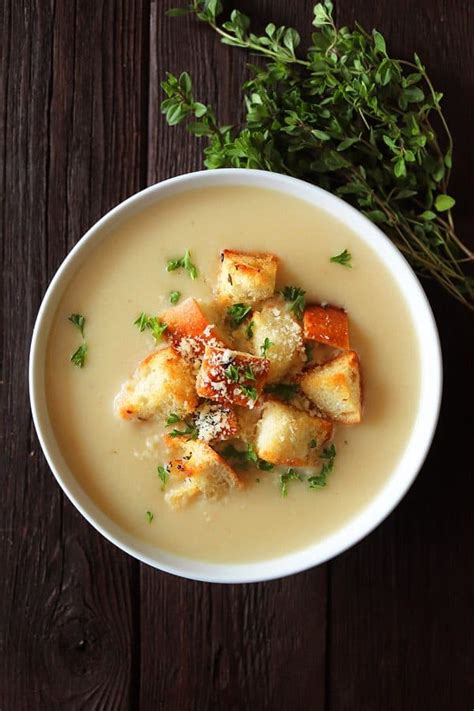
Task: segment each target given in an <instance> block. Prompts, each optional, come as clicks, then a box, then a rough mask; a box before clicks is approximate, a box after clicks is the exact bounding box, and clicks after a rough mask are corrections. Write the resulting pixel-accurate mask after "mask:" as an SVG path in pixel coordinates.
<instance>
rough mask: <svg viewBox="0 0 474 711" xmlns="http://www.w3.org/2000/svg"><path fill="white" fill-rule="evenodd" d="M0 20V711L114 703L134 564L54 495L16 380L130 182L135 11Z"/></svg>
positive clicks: (130, 683)
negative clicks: (88, 244)
mask: <svg viewBox="0 0 474 711" xmlns="http://www.w3.org/2000/svg"><path fill="white" fill-rule="evenodd" d="M1 12H2V17H1V18H0V31H1V33H2V41H1V43H0V47H1V49H0V51H1V52H2V67H3V71H2V73H1V82H2V84H1V87H0V96H1V97H2V101H1V107H0V112H1V119H0V120H1V130H2V136H3V138H4V141H3V142H2V143H3V147H2V150H3V156H2V157H3V160H2V165H3V171H2V174H1V180H2V183H1V185H0V190H1V194H2V197H3V198H4V205H3V208H4V209H3V223H2V267H3V279H2V316H3V319H4V328H3V329H2V348H1V351H0V357H1V358H2V385H1V388H2V405H3V407H2V415H1V416H2V432H4V433H5V437H4V440H3V442H2V455H3V457H2V458H3V461H2V467H1V469H2V497H1V503H0V509H1V514H0V518H1V521H2V528H1V531H0V560H1V561H2V576H1V582H0V599H1V600H2V610H1V614H0V708H1V709H8V710H9V709H15V711H16V710H22V709H32V708H33V709H40V708H46V709H51V708H87V709H104V708H113V709H121V708H129V707H130V700H131V699H132V698H134V697H135V688H134V679H135V678H136V674H135V668H134V662H133V653H134V650H135V647H136V646H137V644H138V641H137V638H136V631H137V627H136V626H135V627H134V623H135V618H136V615H137V612H138V610H137V605H136V603H137V600H136V598H135V595H136V592H137V584H138V565H137V564H136V563H134V562H132V561H131V559H129V558H127V557H126V556H125V555H122V554H121V553H119V551H118V550H116V549H115V548H114V547H113V546H111V545H110V544H108V543H106V542H105V540H104V539H103V538H102V537H101V536H100V535H99V534H98V533H96V532H95V531H94V530H93V529H92V528H91V527H90V526H89V525H88V524H87V523H86V522H85V520H83V519H82V517H81V516H80V515H79V514H78V513H77V512H76V511H75V510H74V509H73V507H72V506H71V505H70V504H69V503H68V502H67V501H66V500H64V497H63V496H62V495H61V493H60V490H59V487H58V486H57V484H56V483H55V482H54V480H53V477H52V476H51V474H50V472H49V470H48V467H47V465H46V463H45V461H44V459H43V457H42V454H41V451H40V448H39V445H38V443H37V440H36V436H35V434H34V431H33V428H32V424H31V418H30V412H29V403H28V392H27V383H26V370H27V359H28V349H29V343H30V337H31V331H32V327H33V323H34V319H35V316H36V312H37V310H38V307H39V303H40V300H41V297H42V294H43V293H44V291H45V288H46V286H47V283H48V281H49V279H50V278H51V277H52V275H53V273H54V271H55V269H56V268H57V266H58V265H59V263H60V262H61V260H62V259H63V258H64V256H65V254H66V252H67V251H68V250H69V249H70V247H71V246H72V245H73V244H74V243H75V242H76V241H77V240H78V239H79V237H80V236H81V234H82V233H83V232H84V231H85V230H86V229H87V228H88V227H89V226H90V225H91V224H92V223H93V222H94V221H95V220H96V219H97V218H98V217H99V216H100V215H101V214H103V213H104V212H105V211H106V210H108V209H110V208H111V207H112V206H113V205H115V204H116V203H117V202H119V201H120V200H122V199H123V198H124V197H126V196H127V195H129V194H130V193H132V192H134V191H135V190H137V189H139V188H140V186H141V184H142V180H143V172H141V158H142V156H143V145H144V141H145V139H146V131H145V130H144V129H145V128H146V111H144V109H146V106H144V103H143V99H144V98H146V95H147V78H148V77H147V54H148V41H147V33H146V31H145V30H146V24H144V20H146V21H147V20H148V7H147V1H146V0H143V1H142V0H137V2H134V3H133V4H129V3H115V2H114V1H113V0H100V1H96V0H87V1H84V2H77V0H76V1H75V2H67V3H55V2H47V3H46V2H42V3H34V2H30V1H29V0H18V1H17V2H13V3H2V8H1ZM144 38H145V40H146V41H144ZM136 659H138V657H137V658H136Z"/></svg>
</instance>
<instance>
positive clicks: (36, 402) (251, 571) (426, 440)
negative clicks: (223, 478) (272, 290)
mask: <svg viewBox="0 0 474 711" xmlns="http://www.w3.org/2000/svg"><path fill="white" fill-rule="evenodd" d="M217 185H246V186H255V187H265V188H273V189H275V190H278V191H281V192H284V193H287V194H288V195H293V196H296V197H299V198H302V199H304V200H307V201H308V202H310V203H312V204H313V205H315V206H317V207H319V208H322V209H323V210H326V211H327V212H329V213H332V214H335V215H336V216H337V219H338V220H340V221H342V222H344V223H346V224H347V225H348V226H350V228H351V230H353V231H355V232H356V233H357V234H358V236H359V237H360V239H361V240H362V241H363V242H366V243H367V244H368V245H369V246H370V247H371V248H372V249H373V250H374V251H375V252H376V253H377V254H378V256H379V258H380V259H381V260H382V261H383V262H384V264H385V265H386V267H387V269H388V270H389V271H390V272H391V273H392V275H393V276H394V277H395V279H396V281H397V282H398V284H399V286H400V289H401V290H402V291H403V294H404V295H405V299H406V303H407V305H408V308H409V311H410V314H411V317H412V319H413V323H414V326H415V329H416V333H417V336H418V345H419V351H420V359H421V392H420V399H419V409H418V413H417V417H416V420H415V423H414V426H413V430H412V432H411V435H410V438H409V440H408V442H407V444H406V447H405V451H404V452H403V454H402V456H401V458H400V460H399V462H398V464H397V465H396V467H395V468H394V469H393V471H392V472H391V473H389V474H388V475H387V481H386V483H385V486H384V487H383V488H382V489H381V490H380V491H379V492H378V493H377V495H376V496H375V497H374V498H373V499H372V500H371V501H370V502H369V503H368V504H367V505H366V507H365V508H364V509H363V510H362V512H360V513H358V514H357V515H355V516H354V517H353V518H352V519H350V520H349V522H348V523H346V524H345V525H344V526H343V527H342V528H341V529H339V530H338V531H337V532H336V533H333V534H331V535H329V536H327V537H326V538H324V539H323V540H321V541H318V542H316V543H314V544H312V545H310V546H307V547H306V548H304V549H301V550H297V551H295V552H293V553H288V554H286V555H284V556H282V557H279V558H272V559H270V560H264V561H260V562H254V563H248V564H217V563H208V562H203V561H199V560H191V559H187V558H181V557H179V556H176V555H173V554H171V553H168V552H166V551H162V550H159V549H157V548H156V547H154V546H151V545H149V544H146V543H144V542H142V541H140V540H139V539H137V538H135V537H134V536H132V535H130V534H129V533H127V532H126V531H124V530H123V529H121V528H120V527H119V526H117V525H116V524H115V523H114V522H113V521H111V520H110V519H109V518H108V517H107V516H106V515H105V514H104V513H103V512H102V511H101V510H100V509H99V508H98V507H97V506H96V505H95V504H94V502H93V501H92V500H91V499H90V498H89V496H88V495H87V494H86V493H85V492H84V491H83V490H82V488H81V486H80V485H79V483H78V482H77V480H76V479H75V477H74V473H73V472H72V471H71V470H70V469H69V467H68V466H67V464H66V462H65V461H64V458H63V456H62V454H61V452H60V450H59V447H58V444H57V442H56V440H55V437H54V433H53V430H52V427H51V423H50V421H49V417H48V410H47V406H46V396H45V378H44V370H45V355H46V345H47V340H48V335H49V331H50V328H51V324H52V321H53V317H54V314H55V311H56V308H57V306H58V303H59V301H60V300H61V297H62V295H63V293H64V291H65V289H66V287H67V285H68V283H69V280H70V279H71V277H72V275H73V274H74V272H75V271H76V269H77V267H78V265H79V264H80V263H81V262H82V260H84V259H87V257H88V256H89V255H90V254H91V252H92V251H93V250H94V249H95V247H96V245H97V244H98V243H99V242H100V241H101V240H102V239H104V238H106V237H107V234H108V233H109V231H110V229H113V227H114V226H115V225H116V224H117V223H118V222H120V221H121V220H122V219H123V218H125V217H129V216H130V215H132V214H134V213H136V212H139V211H140V210H142V209H143V208H145V207H147V206H148V205H150V204H151V203H153V202H155V201H157V200H161V199H162V198H164V197H168V196H170V195H175V194H177V193H180V192H183V191H187V190H189V189H195V188H198V187H208V186H217ZM29 378H30V399H31V409H32V412H33V419H34V423H35V426H36V431H37V433H38V438H39V441H40V443H41V447H42V449H43V452H44V454H45V457H46V459H47V461H48V464H49V466H50V467H51V470H52V472H53V474H54V476H55V477H56V479H57V481H58V483H59V485H60V486H61V487H62V489H63V491H64V492H65V494H66V495H67V496H68V497H69V499H70V501H72V503H73V504H74V505H75V506H76V508H77V509H78V510H79V511H80V512H81V513H82V515H83V516H84V517H85V518H86V519H87V520H88V521H89V523H91V524H92V525H93V526H94V527H95V528H96V529H97V530H98V531H100V533H102V534H103V535H104V536H105V537H106V538H108V539H109V541H112V543H115V545H117V546H118V547H119V548H121V549H122V550H124V551H126V552H127V553H129V554H130V555H132V556H134V557H135V558H138V560H141V561H142V562H144V563H148V564H149V565H152V566H154V567H155V568H159V569H161V570H164V571H166V572H169V573H174V574H175V575H181V576H184V577H187V578H192V579H195V580H205V581H210V582H220V583H235V582H253V581H259V580H268V579H272V578H278V577H282V576H285V575H289V574H291V573H296V572H299V571H301V570H305V569H307V568H310V567H312V566H314V565H318V564H319V563H323V562H324V561H326V560H328V559H329V558H333V557H334V556H336V555H337V554H338V553H341V552H342V551H344V550H346V549H347V548H349V547H350V546H352V545H354V543H357V542H358V541H360V539H361V538H363V537H364V536H366V535H367V534H368V533H369V532H370V531H372V530H373V529H374V528H375V527H376V526H377V525H378V524H379V523H380V522H381V521H382V520H383V519H384V518H385V517H386V516H387V515H388V514H389V513H390V512H391V511H392V510H393V508H394V507H395V506H396V505H397V504H398V502H399V501H400V499H401V498H402V497H403V496H404V494H405V493H406V492H407V490H408V488H409V487H410V485H411V484H412V483H413V481H414V479H415V477H416V475H417V473H418V471H419V470H420V467H421V466H422V464H423V461H424V459H425V456H426V454H427V452H428V449H429V447H430V444H431V441H432V438H433V435H434V432H435V428H436V423H437V420H438V414H439V407H440V401H441V389H442V363H441V350H440V345H439V337H438V332H437V329H436V324H435V320H434V318H433V314H432V311H431V309H430V306H429V303H428V301H427V299H426V296H425V293H424V291H423V289H422V288H421V286H420V283H419V281H418V279H417V278H416V276H415V275H414V273H413V271H412V270H411V268H410V267H409V265H408V264H407V262H406V261H405V259H404V258H403V257H402V255H401V254H400V252H399V251H398V250H397V249H396V248H395V247H394V246H393V245H392V243H391V242H390V241H389V239H388V238H387V237H386V236H385V235H384V234H383V233H382V232H381V231H380V230H379V229H378V228H377V227H376V226H375V225H373V224H372V223H371V222H369V220H367V218H365V217H364V216H363V215H361V214H360V213H359V212H357V211H356V210H355V209H354V208H352V207H350V206H349V205H347V204H346V203H345V202H343V201H342V200H340V199H339V198H337V197H335V196H334V195H331V194H330V193H328V192H326V191H325V190H321V189H320V188H316V187H314V186H313V185H310V184H308V183H305V182H303V181H301V180H296V179H294V178H289V177H287V176H284V175H278V174H276V173H268V172H264V171H257V170H237V169H226V170H214V171H207V172H197V173H189V174H187V175H181V176H179V177H176V178H171V179H170V180H165V181H164V182H162V183H158V184H157V185H152V186H151V187H149V188H147V189H146V190H143V191H142V192H139V193H137V194H136V195H133V196H132V197H130V198H128V200H125V202H123V203H121V204H120V205H118V206H117V207H115V208H114V209H113V210H111V211H110V212H109V213H108V214H107V215H105V217H103V218H102V219H101V220H99V222H97V223H96V224H95V225H94V226H93V227H91V229H90V230H89V231H88V232H87V234H85V235H84V237H83V238H82V239H81V240H80V241H79V242H78V243H77V245H76V246H75V247H74V249H73V250H72V251H71V252H70V254H69V255H68V256H67V257H66V259H65V260H64V262H63V263H62V265H61V266H60V268H59V269H58V271H57V273H56V275H55V277H54V279H53V280H52V282H51V284H50V286H49V288H48V290H47V292H46V295H45V297H44V299H43V303H42V304H41V308H40V310H39V313H38V318H37V321H36V325H35V328H34V332H33V339H32V343H31V353H30V369H29Z"/></svg>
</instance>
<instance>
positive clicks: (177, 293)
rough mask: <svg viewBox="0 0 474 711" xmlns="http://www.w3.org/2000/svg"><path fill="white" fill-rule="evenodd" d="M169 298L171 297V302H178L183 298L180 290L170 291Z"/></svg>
mask: <svg viewBox="0 0 474 711" xmlns="http://www.w3.org/2000/svg"><path fill="white" fill-rule="evenodd" d="M169 298H170V304H177V303H178V301H179V300H180V298H181V292H180V291H170V296H169Z"/></svg>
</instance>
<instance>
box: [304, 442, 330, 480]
mask: <svg viewBox="0 0 474 711" xmlns="http://www.w3.org/2000/svg"><path fill="white" fill-rule="evenodd" d="M319 458H320V459H323V460H325V461H324V463H323V466H322V467H321V471H320V472H319V474H316V475H315V476H310V477H309V478H308V484H309V488H310V489H322V488H323V487H325V486H326V483H327V478H328V476H329V474H330V473H331V472H332V470H333V469H334V461H335V458H336V448H335V446H334V445H333V444H331V446H330V447H326V448H325V449H324V450H323V451H322V452H321V454H320V455H319Z"/></svg>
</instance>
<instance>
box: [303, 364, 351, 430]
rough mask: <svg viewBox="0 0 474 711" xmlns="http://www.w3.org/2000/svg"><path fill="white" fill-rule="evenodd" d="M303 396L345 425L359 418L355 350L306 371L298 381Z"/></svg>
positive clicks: (332, 418)
mask: <svg viewBox="0 0 474 711" xmlns="http://www.w3.org/2000/svg"><path fill="white" fill-rule="evenodd" d="M300 386H301V389H302V390H303V392H304V393H305V395H306V396H307V397H308V398H309V399H310V400H311V402H313V403H314V404H315V405H316V407H317V408H318V410H320V412H322V413H323V414H324V415H325V416H326V417H328V418H329V419H331V420H334V421H336V422H343V423H344V424H346V425H351V424H356V423H358V422H360V420H361V414H362V406H361V379H360V364H359V358H358V356H357V353H356V352H355V351H347V352H346V353H341V354H340V355H338V356H337V357H336V358H333V359H332V360H330V361H328V362H327V363H324V364H323V365H319V366H317V367H316V368H313V369H312V370H310V371H308V372H307V373H305V374H304V375H303V377H302V378H301V380H300Z"/></svg>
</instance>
